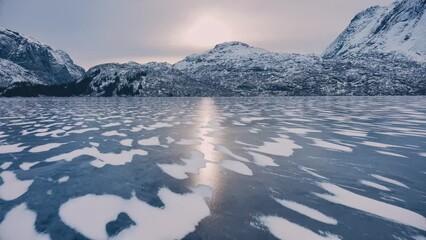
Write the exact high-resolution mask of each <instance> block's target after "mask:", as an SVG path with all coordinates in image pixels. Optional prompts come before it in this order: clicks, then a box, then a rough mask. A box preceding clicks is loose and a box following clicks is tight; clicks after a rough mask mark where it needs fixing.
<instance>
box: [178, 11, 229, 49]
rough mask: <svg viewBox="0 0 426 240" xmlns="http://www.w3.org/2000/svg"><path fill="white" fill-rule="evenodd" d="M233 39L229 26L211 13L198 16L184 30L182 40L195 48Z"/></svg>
mask: <svg viewBox="0 0 426 240" xmlns="http://www.w3.org/2000/svg"><path fill="white" fill-rule="evenodd" d="M232 40H234V35H233V33H232V29H231V26H230V25H229V24H226V23H225V22H224V21H222V20H221V19H219V18H216V17H213V16H211V15H204V16H202V17H200V18H199V19H198V20H197V21H195V22H194V24H193V25H191V26H189V27H188V28H187V30H186V31H184V35H183V41H184V43H185V44H188V45H190V46H193V47H197V48H206V47H211V46H214V45H216V44H218V43H222V42H227V41H232Z"/></svg>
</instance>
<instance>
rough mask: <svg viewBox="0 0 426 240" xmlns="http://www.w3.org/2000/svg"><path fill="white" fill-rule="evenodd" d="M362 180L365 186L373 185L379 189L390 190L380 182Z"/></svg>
mask: <svg viewBox="0 0 426 240" xmlns="http://www.w3.org/2000/svg"><path fill="white" fill-rule="evenodd" d="M360 182H361V183H362V184H364V185H365V186H368V187H372V188H375V189H379V190H382V191H390V189H389V188H387V187H385V186H383V185H380V184H378V183H375V182H371V181H367V180H361V181H360Z"/></svg>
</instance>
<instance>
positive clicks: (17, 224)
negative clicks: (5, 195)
mask: <svg viewBox="0 0 426 240" xmlns="http://www.w3.org/2000/svg"><path fill="white" fill-rule="evenodd" d="M36 218H37V214H36V213H35V212H33V211H31V210H29V209H28V208H27V205H26V204H25V203H22V204H20V205H18V206H16V207H14V208H13V209H12V210H10V211H9V212H8V213H7V214H6V216H5V217H4V220H3V222H2V223H1V224H0V239H2V240H27V239H31V240H49V239H50V237H49V235H48V234H43V233H39V232H37V230H36V229H35V222H36Z"/></svg>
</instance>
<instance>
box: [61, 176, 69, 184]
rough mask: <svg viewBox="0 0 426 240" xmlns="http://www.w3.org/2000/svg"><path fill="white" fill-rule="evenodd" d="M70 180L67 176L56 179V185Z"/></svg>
mask: <svg viewBox="0 0 426 240" xmlns="http://www.w3.org/2000/svg"><path fill="white" fill-rule="evenodd" d="M69 179H70V177H69V176H64V177H61V178H59V179H58V183H64V182H66V181H68V180H69Z"/></svg>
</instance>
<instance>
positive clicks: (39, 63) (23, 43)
mask: <svg viewBox="0 0 426 240" xmlns="http://www.w3.org/2000/svg"><path fill="white" fill-rule="evenodd" d="M0 61H1V62H2V68H1V69H0V76H1V77H0V86H1V87H5V86H8V85H9V84H11V83H14V82H29V83H35V84H46V85H51V84H62V83H68V82H72V81H75V80H76V79H78V78H80V77H81V76H82V74H83V73H84V69H83V68H81V67H79V66H77V65H75V64H74V63H73V61H72V60H71V58H70V57H69V56H68V54H67V53H65V52H64V51H61V50H53V49H52V48H51V47H49V46H47V45H46V44H43V43H40V42H38V41H36V40H34V39H32V38H30V37H26V36H24V35H22V34H20V33H17V32H14V31H11V30H7V29H4V28H0ZM12 63H13V64H12Z"/></svg>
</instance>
